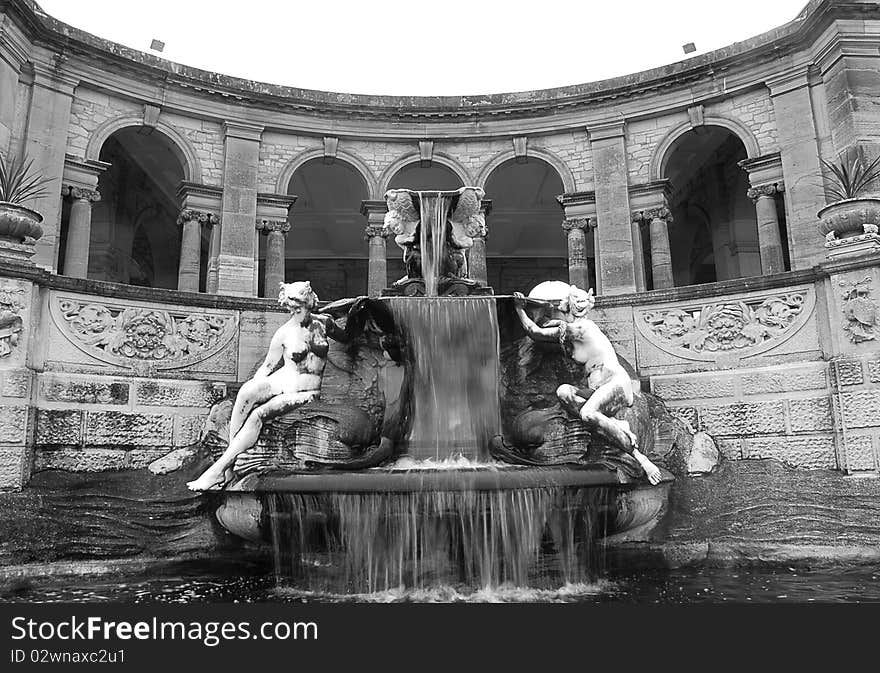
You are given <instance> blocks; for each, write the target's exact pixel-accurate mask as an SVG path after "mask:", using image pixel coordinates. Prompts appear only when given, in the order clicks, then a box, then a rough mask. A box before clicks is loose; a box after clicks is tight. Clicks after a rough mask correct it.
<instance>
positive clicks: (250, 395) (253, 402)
mask: <svg viewBox="0 0 880 673" xmlns="http://www.w3.org/2000/svg"><path fill="white" fill-rule="evenodd" d="M275 387H276V386H275V385H274V380H273V379H272V377H271V376H270V377H268V378H264V379H258V380H254V379H251V380H250V381H246V382H245V383H244V385H242V387H241V389H240V390H239V391H238V395H236V396H235V404H234V405H233V406H232V415H231V416H230V417H229V438H230V440H231V439H232V438H233V437H235V435H236V434H238V431H239V430H241V426H242V425H244V422H245V419H246V418H247V417H248V415H249V414H250V413H251V410H252V409H253V408H254V407H255V406H257V405H258V404H262V403H263V402H265V401H266V400H269V399H271V398H272V397H273V396H274V395H276V394H277V393H278V391H277V390H274V388H275Z"/></svg>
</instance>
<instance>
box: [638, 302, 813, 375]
mask: <svg viewBox="0 0 880 673" xmlns="http://www.w3.org/2000/svg"><path fill="white" fill-rule="evenodd" d="M808 299H812V297H811V296H810V295H808V293H807V291H803V292H789V293H785V294H779V295H773V296H770V297H756V298H754V299H752V298H744V299H742V300H738V301H727V302H723V303H715V304H709V305H704V306H698V307H693V308H667V309H660V310H656V311H647V312H645V313H643V314H641V320H640V321H639V322H640V323H641V324H640V325H639V327H640V330H641V331H642V332H643V333H645V335H646V336H647V337H649V338H650V339H651V341H652V342H654V343H657V344H658V345H660V346H667V347H669V346H671V347H673V348H674V349H676V351H677V354H680V355H685V356H686V354H690V355H692V356H694V357H697V358H698V359H705V356H711V357H714V355H715V354H718V353H720V352H724V351H751V352H756V351H760V350H765V349H766V348H770V347H772V346H773V345H775V343H777V342H778V341H779V340H780V339H781V338H784V337H787V336H788V335H790V334H793V333H794V331H795V329H796V323H801V324H802V321H800V320H799V318H801V317H803V318H806V316H807V315H808V314H809V312H810V310H811V309H812V305H811V304H812V302H811V301H810V302H809V304H810V306H808ZM645 328H647V329H645ZM682 351H684V352H682ZM742 354H743V355H746V354H748V353H747V352H744V353H742Z"/></svg>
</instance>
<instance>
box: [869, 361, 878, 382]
mask: <svg viewBox="0 0 880 673" xmlns="http://www.w3.org/2000/svg"><path fill="white" fill-rule="evenodd" d="M867 365H868V380H869V381H870V382H871V383H880V360H868V363H867Z"/></svg>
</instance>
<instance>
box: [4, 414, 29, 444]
mask: <svg viewBox="0 0 880 673" xmlns="http://www.w3.org/2000/svg"><path fill="white" fill-rule="evenodd" d="M27 415H28V408H27V407H17V406H16V407H7V406H2V407H0V443H2V444H24V442H25V439H26V435H27Z"/></svg>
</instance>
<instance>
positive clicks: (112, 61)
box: [3, 0, 876, 135]
mask: <svg viewBox="0 0 880 673" xmlns="http://www.w3.org/2000/svg"><path fill="white" fill-rule="evenodd" d="M3 6H4V7H6V8H9V9H7V10H6V11H7V12H8V13H10V14H12V15H13V16H14V17H15V18H16V19H18V20H20V21H21V23H22V26H23V28H24V29H25V30H26V32H27V33H29V34H30V35H29V36H30V38H31V39H39V40H41V41H43V42H45V43H46V44H48V45H50V46H54V47H56V48H58V47H62V46H63V48H64V49H66V50H67V53H69V54H70V55H71V56H79V57H82V58H83V59H84V60H85V61H86V62H87V63H95V64H96V63H98V62H103V65H102V68H103V70H104V71H107V70H108V69H112V70H120V69H121V70H124V71H127V72H129V73H131V74H132V76H134V77H136V78H138V79H139V80H145V79H149V80H153V81H155V82H156V83H158V84H160V85H161V86H167V87H169V88H171V87H175V88H178V89H187V90H190V91H192V92H194V93H197V94H198V95H205V96H209V97H217V99H218V101H222V104H223V105H228V104H229V103H230V102H231V103H233V104H234V103H235V102H236V101H238V102H242V103H245V104H248V105H254V106H259V107H262V108H266V109H275V110H278V109H283V110H286V111H288V112H293V111H300V112H303V113H305V114H316V115H327V114H334V113H335V114H337V115H339V116H341V117H352V118H354V117H360V118H369V117H375V118H377V119H382V118H385V119H387V118H394V119H396V120H398V121H404V122H405V121H406V120H411V121H416V120H426V119H431V120H435V121H442V120H444V119H447V120H449V121H468V120H470V119H472V118H474V117H485V116H495V115H501V116H510V117H511V118H513V117H523V116H535V117H545V116H547V115H548V114H554V113H556V112H557V111H559V110H561V109H563V108H572V109H577V108H581V107H583V106H588V105H595V104H596V103H601V102H603V101H605V102H611V101H614V100H615V99H620V98H626V97H632V96H639V95H642V94H645V93H649V92H651V91H656V90H658V89H664V88H669V87H680V86H688V83H689V82H696V81H700V80H706V81H710V80H712V79H713V77H714V73H716V72H718V71H724V70H727V69H730V68H740V69H742V68H748V67H749V66H751V65H754V64H755V63H773V62H777V63H778V62H779V59H780V57H782V56H784V55H786V54H789V53H792V52H794V51H796V50H798V49H802V48H804V47H805V46H808V45H807V44H806V43H807V42H808V41H809V40H811V39H815V38H816V37H817V36H818V35H819V34H820V33H821V31H822V30H823V29H824V28H825V27H827V26H828V25H829V24H830V23H831V22H832V21H833V20H836V19H847V18H853V19H856V20H858V19H861V18H863V17H864V16H866V15H870V14H871V13H876V5H874V4H870V3H865V2H842V1H835V2H832V1H831V0H812V1H811V2H810V3H809V5H808V6H807V8H806V9H805V10H804V12H802V14H801V16H799V17H798V18H797V19H796V20H794V21H791V22H789V23H787V24H785V25H783V26H781V27H780V28H777V29H775V30H772V31H768V32H767V33H764V34H762V35H759V36H756V37H753V38H751V39H747V40H744V41H742V42H738V43H736V44H734V45H731V46H729V47H725V48H723V49H719V50H716V51H713V52H710V53H707V54H702V55H700V56H697V57H694V58H691V59H688V60H686V61H682V62H679V63H675V64H671V65H668V66H663V67H659V68H654V69H652V70H648V71H644V72H641V73H635V74H633V75H627V76H624V77H617V78H613V79H609V80H603V81H600V82H593V83H588V84H581V85H574V86H567V87H560V88H556V89H545V90H540V91H529V92H518V93H505V94H491V95H478V96H448V97H406V96H365V95H352V94H342V93H329V92H321V91H313V90H306V89H297V88H292V87H281V86H276V85H271V84H265V83H261V82H253V81H248V80H243V79H238V78H234V77H228V76H225V75H221V74H216V73H208V72H205V71H202V70H198V69H196V68H190V67H187V66H181V65H179V64H173V63H170V62H169V61H166V60H164V59H161V58H158V57H156V56H154V55H151V54H146V53H143V52H138V51H136V50H133V49H129V48H127V47H123V46H122V45H118V44H115V43H112V42H109V41H106V40H102V39H101V38H98V37H96V36H93V35H90V34H88V33H85V32H84V31H80V30H78V29H75V28H73V27H71V26H68V25H66V24H64V23H62V22H60V21H58V20H57V19H54V18H53V17H50V16H48V15H47V14H45V13H44V12H42V11H41V10H40V9H39V7H38V6H37V5H36V3H34V2H32V1H31V0H7V2H5V4H4V5H3ZM233 109H234V105H233ZM530 133H531V131H530ZM515 135H522V132H520V133H517V134H515Z"/></svg>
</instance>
